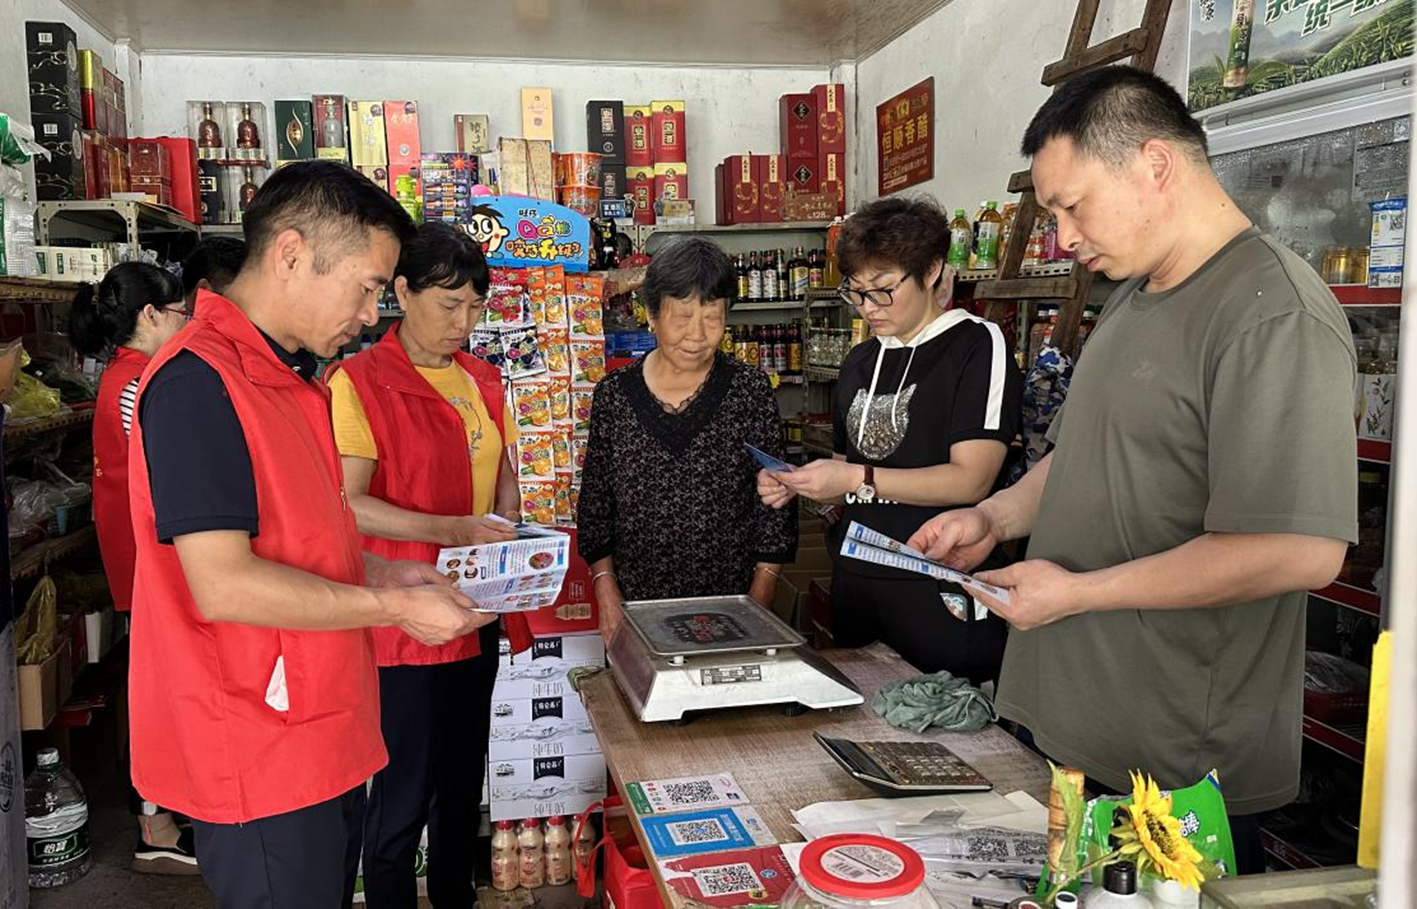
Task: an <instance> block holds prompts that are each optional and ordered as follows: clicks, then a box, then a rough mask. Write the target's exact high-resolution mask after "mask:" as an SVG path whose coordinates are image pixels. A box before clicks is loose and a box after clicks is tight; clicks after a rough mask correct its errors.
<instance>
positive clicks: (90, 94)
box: [79, 50, 108, 136]
mask: <svg viewBox="0 0 1417 909" xmlns="http://www.w3.org/2000/svg"><path fill="white" fill-rule="evenodd" d="M104 72H105V71H104V68H103V58H102V57H100V56H99V55H98V54H97V53H95V52H94V51H91V50H81V51H79V101H80V105H81V106H82V107H83V114H84V129H91V130H93V131H94V132H97V133H102V134H103V135H105V136H106V135H108V104H107V103H106V101H107V94H108V86H107V85H106V84H105V83H104Z"/></svg>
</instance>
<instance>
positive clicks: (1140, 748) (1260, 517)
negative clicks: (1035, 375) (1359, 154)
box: [998, 228, 1358, 814]
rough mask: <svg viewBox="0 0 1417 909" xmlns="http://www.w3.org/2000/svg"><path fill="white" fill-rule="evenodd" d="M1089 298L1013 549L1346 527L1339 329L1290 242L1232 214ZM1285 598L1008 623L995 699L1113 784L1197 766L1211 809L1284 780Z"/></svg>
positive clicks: (1350, 464) (1072, 561) (1298, 598)
mask: <svg viewBox="0 0 1417 909" xmlns="http://www.w3.org/2000/svg"><path fill="white" fill-rule="evenodd" d="M1144 286H1145V279H1140V280H1135V281H1130V282H1128V283H1126V284H1124V285H1123V286H1122V287H1120V288H1119V289H1118V290H1117V292H1116V293H1115V294H1113V296H1112V298H1111V299H1110V300H1109V301H1108V304H1107V307H1106V309H1105V310H1104V312H1103V315H1102V317H1101V319H1100V320H1099V323H1098V326H1097V329H1096V330H1095V332H1094V333H1093V334H1092V337H1091V338H1090V340H1089V341H1088V345H1087V351H1086V353H1085V354H1084V356H1083V357H1082V358H1081V359H1080V360H1079V363H1078V366H1077V370H1076V372H1075V374H1074V377H1073V382H1072V387H1071V388H1070V390H1069V392H1068V397H1067V402H1066V404H1065V405H1064V407H1063V410H1062V411H1061V412H1060V414H1059V416H1058V418H1057V420H1056V421H1055V422H1054V425H1053V427H1052V429H1051V431H1050V433H1049V436H1050V438H1051V439H1052V440H1053V441H1055V442H1056V443H1057V448H1056V449H1055V450H1054V452H1053V461H1052V465H1051V467H1050V468H1049V471H1048V482H1047V485H1046V487H1045V488H1044V492H1043V499H1042V503H1041V506H1040V509H1039V515H1038V520H1037V522H1036V523H1035V525H1034V530H1033V537H1032V540H1031V542H1030V544H1029V548H1028V557H1029V558H1038V559H1051V560H1053V561H1055V562H1057V563H1059V564H1061V565H1063V566H1064V567H1065V568H1068V569H1070V570H1073V571H1090V570H1095V569H1100V568H1105V567H1108V566H1112V565H1117V564H1120V563H1123V562H1127V561H1131V560H1133V559H1137V558H1141V557H1143V556H1147V555H1152V554H1154V553H1159V552H1164V551H1166V550H1169V549H1173V548H1175V547H1177V546H1179V545H1181V544H1183V543H1185V542H1187V541H1189V540H1192V539H1194V538H1196V537H1198V536H1200V535H1202V534H1205V533H1208V532H1214V533H1294V534H1308V535H1313V536H1321V537H1332V538H1335V539H1340V540H1346V541H1348V542H1350V543H1351V542H1355V541H1356V540H1357V538H1358V537H1357V533H1358V523H1357V499H1358V477H1357V456H1356V444H1357V443H1356V440H1355V428H1354V417H1353V406H1354V383H1355V381H1356V378H1357V376H1356V361H1355V357H1354V353H1353V338H1352V334H1351V332H1350V330H1349V328H1348V322H1347V320H1346V319H1345V317H1344V315H1343V312H1342V310H1341V309H1340V307H1339V305H1338V303H1337V302H1336V301H1335V300H1334V297H1333V294H1332V293H1330V292H1329V290H1328V288H1327V287H1326V286H1325V285H1324V284H1323V283H1322V282H1321V281H1320V280H1319V277H1318V275H1317V274H1315V272H1314V270H1313V269H1312V268H1311V267H1309V265H1308V264H1306V263H1305V262H1304V261H1303V260H1302V259H1300V258H1299V257H1298V256H1296V255H1294V254H1293V253H1292V252H1290V251H1289V250H1287V249H1285V248H1283V247H1282V246H1280V245H1279V244H1278V243H1277V242H1276V241H1275V240H1273V239H1272V238H1270V237H1269V236H1267V235H1265V234H1263V233H1261V232H1260V231H1259V230H1257V229H1255V228H1250V229H1248V230H1246V231H1244V232H1243V233H1241V234H1240V235H1238V236H1237V237H1236V238H1235V239H1234V240H1232V241H1231V242H1230V243H1229V244H1228V245H1226V246H1225V247H1224V248H1223V249H1222V250H1220V252H1218V253H1216V254H1215V256H1213V257H1212V258H1211V259H1210V260H1209V261H1208V262H1207V263H1206V264H1205V265H1204V266H1202V267H1201V268H1200V269H1199V270H1198V271H1197V272H1196V273H1195V274H1193V275H1191V277H1189V278H1188V279H1186V281H1184V282H1183V283H1181V284H1180V285H1178V286H1177V287H1175V288H1173V289H1171V290H1169V291H1165V292H1161V293H1146V292H1145V291H1143V290H1142V288H1143V287H1144ZM1304 611H1305V594H1304V593H1302V592H1297V593H1291V594H1285V595H1283V596H1277V597H1272V598H1269V599H1265V600H1259V601H1255V602H1247V603H1235V604H1234V605H1228V606H1222V607H1219V608H1212V609H1150V610H1136V609H1130V610H1129V609H1121V610H1116V611H1112V612H1096V613H1088V614H1084V615H1078V616H1074V617H1072V618H1068V619H1064V620H1062V621H1060V622H1056V623H1054V624H1052V625H1048V626H1045V627H1043V628H1039V629H1036V630H1033V631H1024V632H1019V631H1013V632H1011V633H1010V635H1009V641H1008V648H1007V651H1006V653H1005V655H1004V666H1003V671H1002V673H1001V676H1000V690H999V697H998V702H999V703H998V707H999V711H1000V712H1001V713H1002V714H1003V715H1004V716H1007V717H1009V718H1010V719H1013V720H1016V721H1018V722H1020V723H1022V724H1024V725H1026V726H1028V727H1029V728H1030V729H1031V730H1032V731H1033V734H1034V736H1035V738H1036V740H1037V743H1038V746H1039V747H1040V748H1041V749H1042V750H1043V752H1044V753H1046V754H1048V755H1050V756H1051V757H1053V758H1054V759H1055V760H1060V761H1064V762H1066V763H1068V764H1070V765H1073V766H1076V767H1079V768H1081V769H1082V770H1084V771H1086V772H1087V774H1088V775H1089V776H1090V777H1092V778H1095V779H1097V780H1098V781H1100V782H1101V783H1103V784H1105V785H1107V786H1111V787H1114V788H1117V789H1121V790H1124V791H1130V790H1131V786H1130V783H1129V782H1128V779H1127V772H1128V771H1129V770H1133V769H1136V770H1141V771H1144V772H1148V773H1151V774H1153V775H1154V776H1155V777H1156V779H1157V782H1158V783H1159V784H1160V785H1161V786H1162V787H1163V788H1176V787H1181V786H1188V785H1191V784H1192V783H1195V782H1197V781H1198V780H1200V779H1201V777H1202V776H1203V775H1204V774H1205V773H1207V772H1208V771H1209V770H1211V769H1212V768H1217V769H1219V771H1220V782H1221V787H1222V789H1223V790H1224V793H1225V800H1226V804H1227V807H1228V810H1229V811H1230V812H1231V813H1232V814H1250V813H1254V812H1257V811H1263V810H1268V809H1271V808H1275V807H1278V806H1280V805H1283V804H1285V803H1287V802H1289V801H1291V800H1292V799H1293V797H1294V796H1295V794H1296V793H1297V791H1298V786H1299V749H1300V718H1301V704H1302V696H1303V690H1302V679H1303V668H1304V628H1305V622H1304Z"/></svg>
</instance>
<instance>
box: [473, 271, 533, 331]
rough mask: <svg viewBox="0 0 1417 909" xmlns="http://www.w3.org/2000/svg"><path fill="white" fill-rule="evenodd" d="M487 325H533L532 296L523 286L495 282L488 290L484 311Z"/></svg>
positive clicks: (483, 314)
mask: <svg viewBox="0 0 1417 909" xmlns="http://www.w3.org/2000/svg"><path fill="white" fill-rule="evenodd" d="M482 321H483V323H484V324H486V325H529V324H531V295H530V294H528V293H527V291H526V287H525V286H524V285H522V284H499V283H497V282H495V281H494V282H493V283H492V285H491V286H490V287H489V288H488V290H487V306H486V308H484V309H483V310H482Z"/></svg>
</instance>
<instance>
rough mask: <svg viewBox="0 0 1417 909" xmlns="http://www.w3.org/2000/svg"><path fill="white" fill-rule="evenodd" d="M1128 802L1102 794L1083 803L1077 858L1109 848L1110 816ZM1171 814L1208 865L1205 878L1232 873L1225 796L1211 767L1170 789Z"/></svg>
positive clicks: (1125, 798)
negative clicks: (1183, 785)
mask: <svg viewBox="0 0 1417 909" xmlns="http://www.w3.org/2000/svg"><path fill="white" fill-rule="evenodd" d="M1163 794H1164V790H1163ZM1130 804H1132V797H1131V796H1129V795H1127V796H1103V797H1101V798H1095V799H1093V800H1092V801H1090V802H1088V803H1087V813H1086V814H1085V815H1084V816H1083V824H1082V836H1081V837H1080V838H1079V840H1080V845H1081V848H1083V849H1085V850H1086V854H1085V855H1082V856H1079V858H1080V860H1081V861H1083V862H1086V861H1089V860H1091V859H1094V858H1096V857H1098V856H1101V855H1105V854H1106V853H1107V852H1108V851H1109V847H1108V842H1107V840H1108V837H1109V835H1110V834H1111V831H1112V827H1113V815H1114V813H1115V812H1116V810H1117V809H1118V808H1122V807H1125V806H1127V805H1130ZM1171 815H1172V816H1173V817H1175V818H1177V819H1179V820H1180V822H1181V833H1182V835H1184V836H1185V837H1186V841H1187V842H1189V843H1190V844H1191V846H1192V847H1193V848H1194V849H1195V850H1196V851H1197V852H1199V853H1200V854H1201V857H1202V858H1203V859H1205V862H1206V864H1208V865H1209V866H1211V868H1210V869H1208V873H1207V874H1206V880H1209V879H1210V878H1211V877H1214V876H1216V873H1217V872H1218V873H1219V875H1222V876H1228V875H1232V874H1234V873H1235V843H1234V841H1233V840H1232V839H1231V837H1230V818H1229V817H1227V816H1226V814H1225V797H1224V796H1223V795H1222V794H1221V791H1220V777H1219V775H1218V774H1217V772H1216V771H1214V770H1212V771H1211V772H1210V773H1208V774H1206V776H1205V779H1203V780H1201V781H1200V782H1199V783H1196V784H1195V785H1193V786H1187V787H1186V788H1185V789H1173V790H1171ZM1095 879H1096V878H1094V880H1095Z"/></svg>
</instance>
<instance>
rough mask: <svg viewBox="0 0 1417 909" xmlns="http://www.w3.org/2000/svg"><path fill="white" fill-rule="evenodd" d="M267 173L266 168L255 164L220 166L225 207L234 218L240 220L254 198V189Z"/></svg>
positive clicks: (264, 179) (262, 181)
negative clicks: (223, 185) (224, 192)
mask: <svg viewBox="0 0 1417 909" xmlns="http://www.w3.org/2000/svg"><path fill="white" fill-rule="evenodd" d="M268 175H269V171H267V170H266V168H264V167H259V166H256V165H247V166H243V167H224V168H222V178H223V183H224V184H225V190H226V199H227V202H226V204H227V209H228V211H230V212H231V213H232V215H233V217H234V219H235V220H237V221H240V220H241V218H242V216H243V215H245V214H246V209H247V208H248V207H250V205H251V200H252V199H255V198H256V191H257V190H258V189H260V188H261V184H262V183H265V182H266V177H267V176H268Z"/></svg>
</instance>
